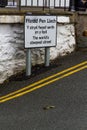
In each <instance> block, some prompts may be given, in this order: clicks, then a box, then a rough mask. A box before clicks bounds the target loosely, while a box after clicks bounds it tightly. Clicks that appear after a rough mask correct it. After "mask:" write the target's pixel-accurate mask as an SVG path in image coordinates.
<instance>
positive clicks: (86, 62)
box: [0, 61, 87, 100]
mask: <svg viewBox="0 0 87 130" xmlns="http://www.w3.org/2000/svg"><path fill="white" fill-rule="evenodd" d="M85 64H87V61H84V62H82V63H80V64H77V65H75V66H73V67H70V68H68V69H65V70H63V71H61V72H58V73H56V74H54V75H51V76H49V77H47V78H44V79H42V80H39V81H37V82H35V83H33V84H31V85H28V86H27V87H24V88H22V89H19V90H17V91H15V92H12V93H9V94H7V95H5V96H2V97H0V100H1V99H4V98H7V97H9V96H13V95H15V94H17V93H20V92H22V91H25V90H27V89H30V88H32V87H34V86H36V85H39V84H41V83H43V82H45V81H47V80H51V79H52V78H55V77H56V76H59V75H61V74H64V73H66V72H68V71H71V70H73V69H76V68H78V67H81V66H83V65H85Z"/></svg>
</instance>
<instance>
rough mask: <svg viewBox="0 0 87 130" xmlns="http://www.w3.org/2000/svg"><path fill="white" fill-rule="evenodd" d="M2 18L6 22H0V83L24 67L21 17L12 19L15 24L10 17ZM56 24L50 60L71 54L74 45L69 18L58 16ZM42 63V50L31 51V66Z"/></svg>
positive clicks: (72, 30) (24, 56) (73, 35)
mask: <svg viewBox="0 0 87 130" xmlns="http://www.w3.org/2000/svg"><path fill="white" fill-rule="evenodd" d="M2 17H3V18H4V19H6V20H5V21H4V20H3V18H1V21H0V22H1V24H0V83H3V82H4V81H5V80H6V79H7V78H9V77H10V76H12V75H14V74H16V73H18V72H20V71H22V70H24V69H25V66H26V63H25V60H26V53H25V52H26V50H25V48H24V24H22V23H23V17H21V18H20V17H14V20H15V24H14V21H13V19H12V17H8V16H7V18H6V17H5V16H2ZM7 19H8V20H7ZM6 21H7V22H6ZM57 22H58V24H57V46H56V47H51V48H50V60H54V59H55V58H57V57H59V56H64V55H66V54H69V53H71V52H73V51H74V49H75V45H76V43H75V28H74V25H73V24H70V19H69V17H63V16H60V17H58V20H57ZM2 23H5V24H2ZM6 23H7V24H6ZM43 62H44V48H41V49H32V65H36V64H41V63H43Z"/></svg>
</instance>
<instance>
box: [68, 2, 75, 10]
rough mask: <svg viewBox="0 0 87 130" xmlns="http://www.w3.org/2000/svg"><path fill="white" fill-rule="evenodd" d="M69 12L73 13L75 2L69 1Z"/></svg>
mask: <svg viewBox="0 0 87 130" xmlns="http://www.w3.org/2000/svg"><path fill="white" fill-rule="evenodd" d="M69 11H75V0H70V5H69Z"/></svg>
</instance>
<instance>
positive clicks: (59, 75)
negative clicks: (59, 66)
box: [0, 61, 87, 103]
mask: <svg viewBox="0 0 87 130" xmlns="http://www.w3.org/2000/svg"><path fill="white" fill-rule="evenodd" d="M83 69H87V61H84V62H82V63H80V64H77V65H75V66H73V67H70V68H68V69H65V70H63V71H61V72H58V73H56V74H54V75H51V76H49V77H47V78H44V79H42V80H39V81H37V82H35V83H33V84H30V85H29V86H26V87H24V88H22V89H19V90H17V91H14V92H12V93H9V94H7V95H5V96H2V97H0V103H3V102H6V101H8V100H11V99H14V98H17V97H20V96H22V95H25V94H27V93H29V92H32V91H34V90H36V89H39V88H41V87H44V86H46V85H49V84H51V83H53V82H55V81H57V80H60V79H62V78H64V77H67V76H70V75H72V74H74V73H76V72H79V71H81V70H83Z"/></svg>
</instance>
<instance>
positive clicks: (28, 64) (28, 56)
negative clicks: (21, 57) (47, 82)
mask: <svg viewBox="0 0 87 130" xmlns="http://www.w3.org/2000/svg"><path fill="white" fill-rule="evenodd" d="M30 75H31V49H27V51H26V76H30Z"/></svg>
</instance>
